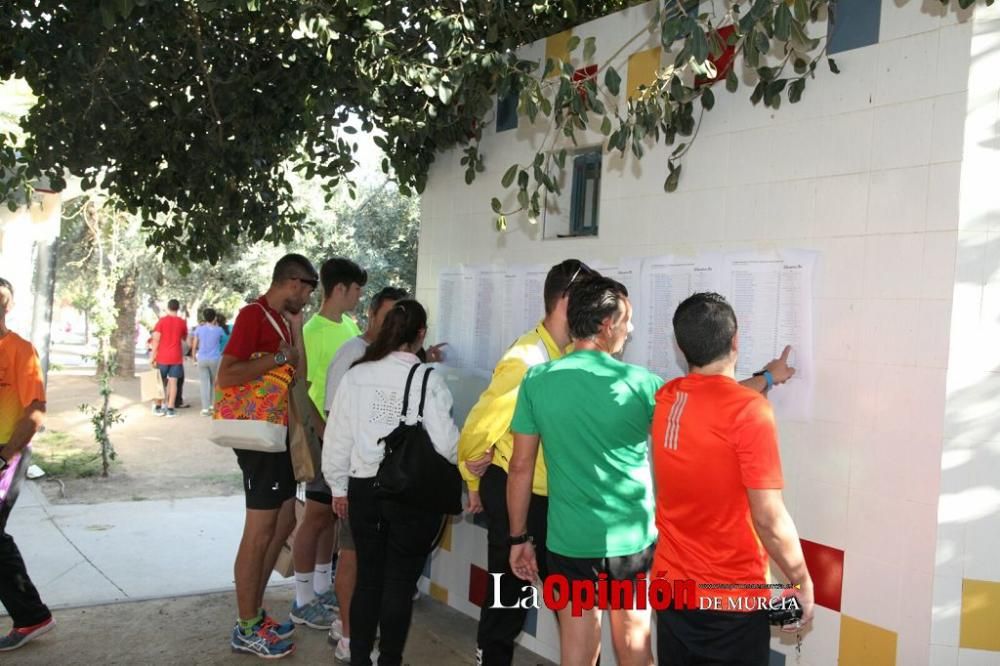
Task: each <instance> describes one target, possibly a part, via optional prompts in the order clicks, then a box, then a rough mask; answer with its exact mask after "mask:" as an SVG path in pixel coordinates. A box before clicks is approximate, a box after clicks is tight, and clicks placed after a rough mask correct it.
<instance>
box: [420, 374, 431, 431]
mask: <svg viewBox="0 0 1000 666" xmlns="http://www.w3.org/2000/svg"><path fill="white" fill-rule="evenodd" d="M433 369H434V368H427V372H425V373H424V381H423V383H421V385H420V406H419V407H418V408H417V420H418V421H422V420H423V418H424V400H426V399H427V378H428V377H430V376H431V370H433Z"/></svg>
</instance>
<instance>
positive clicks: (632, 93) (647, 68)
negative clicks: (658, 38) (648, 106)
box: [628, 46, 663, 99]
mask: <svg viewBox="0 0 1000 666" xmlns="http://www.w3.org/2000/svg"><path fill="white" fill-rule="evenodd" d="M662 55H663V49H661V48H660V47H659V46H657V47H656V48H655V49H647V50H645V51H639V52H638V53H633V54H632V55H630V56H629V57H628V96H629V98H630V99H638V98H639V86H651V85H652V84H653V82H654V81H656V72H657V71H659V69H660V57H661V56H662Z"/></svg>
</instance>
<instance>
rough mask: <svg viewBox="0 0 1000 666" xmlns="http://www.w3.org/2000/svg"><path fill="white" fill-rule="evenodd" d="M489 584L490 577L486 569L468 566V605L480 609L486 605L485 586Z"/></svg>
mask: <svg viewBox="0 0 1000 666" xmlns="http://www.w3.org/2000/svg"><path fill="white" fill-rule="evenodd" d="M489 584H490V575H489V573H488V572H487V571H486V569H481V568H479V567H477V566H476V565H475V564H470V565H469V603H470V604H475V605H477V606H479V607H480V608H482V607H483V604H484V603H486V586H487V585H489Z"/></svg>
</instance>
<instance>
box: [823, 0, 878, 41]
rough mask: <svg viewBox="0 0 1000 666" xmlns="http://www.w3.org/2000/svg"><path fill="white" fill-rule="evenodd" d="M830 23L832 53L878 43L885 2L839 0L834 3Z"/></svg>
mask: <svg viewBox="0 0 1000 666" xmlns="http://www.w3.org/2000/svg"><path fill="white" fill-rule="evenodd" d="M829 12H830V20H829V22H828V23H827V38H828V39H829V41H828V45H829V47H828V50H827V52H828V53H829V54H830V55H833V54H834V53H841V52H843V51H850V50H851V49H860V48H861V47H863V46H870V45H872V44H878V35H879V24H880V23H881V21H882V3H881V2H875V1H873V0H837V2H836V3H833V2H831V3H830V9H829Z"/></svg>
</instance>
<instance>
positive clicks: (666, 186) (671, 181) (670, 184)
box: [663, 162, 683, 193]
mask: <svg viewBox="0 0 1000 666" xmlns="http://www.w3.org/2000/svg"><path fill="white" fill-rule="evenodd" d="M668 164H670V167H671V171H670V175H668V176H667V180H666V181H664V183H663V190H664V191H665V192H668V193H669V192H676V191H677V185H678V184H679V183H680V181H681V168H682V167H683V165H682V164H678V165H677V166H676V167H674V166H673V163H672V162H670V163H668Z"/></svg>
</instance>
